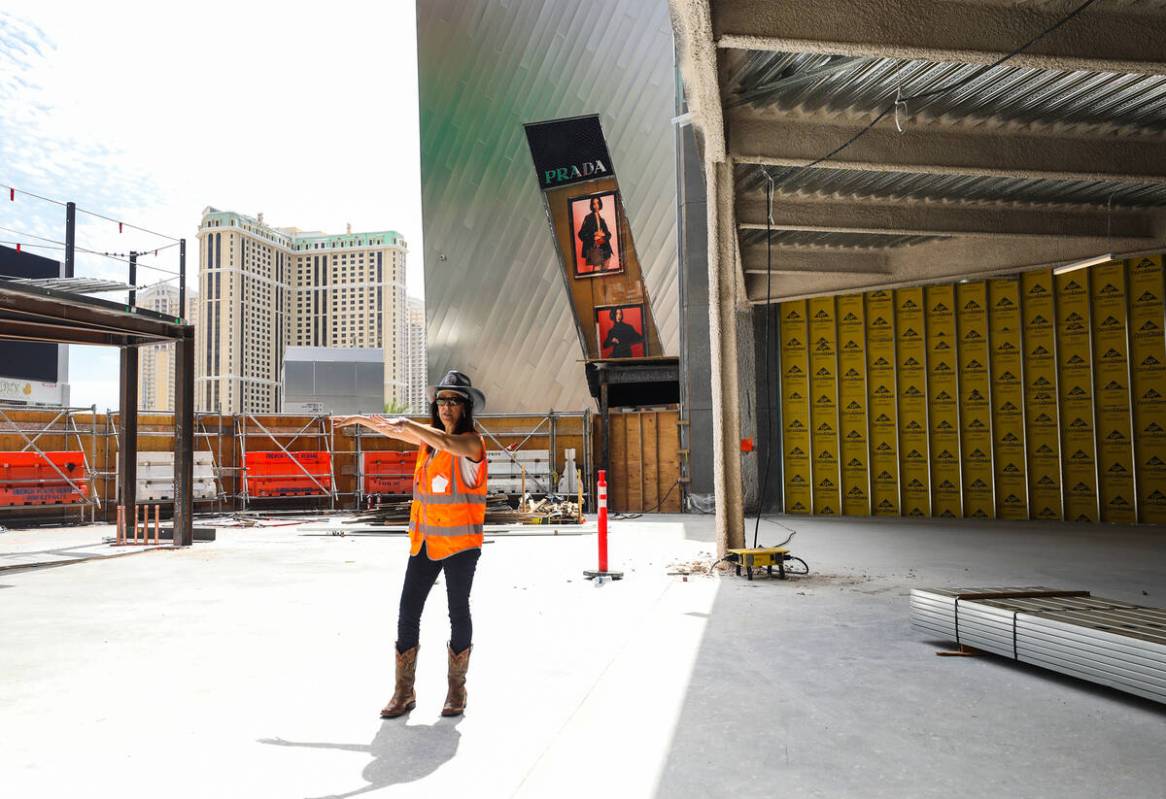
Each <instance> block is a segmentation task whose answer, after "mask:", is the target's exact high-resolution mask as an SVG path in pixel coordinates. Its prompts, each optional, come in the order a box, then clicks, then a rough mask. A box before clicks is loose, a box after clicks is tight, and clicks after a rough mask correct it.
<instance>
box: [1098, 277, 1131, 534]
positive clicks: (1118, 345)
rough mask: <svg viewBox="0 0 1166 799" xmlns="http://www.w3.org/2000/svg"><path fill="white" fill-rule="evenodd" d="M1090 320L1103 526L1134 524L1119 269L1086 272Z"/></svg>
mask: <svg viewBox="0 0 1166 799" xmlns="http://www.w3.org/2000/svg"><path fill="white" fill-rule="evenodd" d="M1089 278H1090V282H1091V286H1092V292H1091V293H1092V301H1093V305H1092V314H1091V315H1092V319H1093V390H1094V404H1095V415H1094V419H1095V424H1096V429H1097V436H1096V440H1097V442H1098V443H1097V447H1098V451H1097V467H1098V473H1099V474H1100V477H1101V484H1100V486H1099V487H1098V488H1099V493H1100V499H1101V520H1102V521H1103V522H1119V523H1130V524H1132V523H1133V522H1136V521H1137V514H1136V513H1135V512H1134V450H1133V440H1132V431H1131V429H1130V388H1129V382H1130V365H1129V353H1128V349H1129V345H1128V340H1127V339H1126V290H1125V278H1126V274H1125V264H1124V263H1123V262H1120V261H1114V262H1111V263H1108V264H1105V265H1103V266H1097V267H1094V268H1093V269H1092V270H1090V276H1089Z"/></svg>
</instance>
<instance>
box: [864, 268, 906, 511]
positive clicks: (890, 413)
mask: <svg viewBox="0 0 1166 799" xmlns="http://www.w3.org/2000/svg"><path fill="white" fill-rule="evenodd" d="M863 299H864V301H865V304H866V360H867V384H866V385H867V392H868V396H869V398H870V411H869V413H870V469H871V507H872V509H873V513H874V515H876V516H898V515H899V455H898V452H899V434H898V402H897V399H896V398H897V396H898V388H897V386H896V384H895V306H894V297H893V295H892V293H891V292H889V291H881V290H880V291H870V292H867V293H866V294H865V295H863Z"/></svg>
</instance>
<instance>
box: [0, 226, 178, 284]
mask: <svg viewBox="0 0 1166 799" xmlns="http://www.w3.org/2000/svg"><path fill="white" fill-rule="evenodd" d="M0 230H3V231H4V232H5V233H11V234H12V235H14V236H19V237H20V238H22V239H35V240H37V241H43V242H47V243H48V244H54V245H59V247H60V249H64V248H65V242H63V241H58V240H56V239H48V238H45V237H44V236H37V235H36V234H34V233H25V232H23V231H20V230H14V229H12V228H9V227H4V226H3V225H0ZM14 243H15V244H16V248H17V251H18V252H19V251H20V247H21V245H22V244H23V242H14ZM28 246H30V247H35V246H41V245H34V244H29V245H28ZM168 246H170V245H168ZM45 249H48V248H47V247H46V248H45ZM74 249H75V250H76V251H77V252H82V253H86V254H87V255H96V256H100V257H102V258H112V259H113V260H115V261H121V262H122V263H126V264H128V263H130V259H129V255H128V254H123V253H116V252H99V251H98V250H90V249H87V248H85V247H77V246H74ZM164 249H166V247H159V248H158V250H164ZM154 252H155V253H157V250H156V251H154ZM134 263H135V265H136V266H137V267H138V268H140V269H150V270H152V271H154V272H162V273H163V274H167V275H178V274H179V273H178V272H175V271H174V270H173V269H163V268H162V267H160V266H152V265H150V264H147V263H144V262H142V261H135V262H134Z"/></svg>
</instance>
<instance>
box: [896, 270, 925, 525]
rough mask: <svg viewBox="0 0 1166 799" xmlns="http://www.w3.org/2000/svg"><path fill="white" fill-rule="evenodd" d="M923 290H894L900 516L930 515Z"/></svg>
mask: <svg viewBox="0 0 1166 799" xmlns="http://www.w3.org/2000/svg"><path fill="white" fill-rule="evenodd" d="M923 304H924V299H923V289H922V287H919V288H910V289H896V290H895V352H896V362H895V366H896V369H897V370H898V383H899V470H900V473H901V474H902V482H903V515H904V516H930V515H931V488H930V485H931V474H930V465H929V463H930V461H929V460H928V457H927V444H928V441H927V343H926V330H927V328H926V320H925V319H924V314H923Z"/></svg>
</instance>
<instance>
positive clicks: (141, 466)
mask: <svg viewBox="0 0 1166 799" xmlns="http://www.w3.org/2000/svg"><path fill="white" fill-rule="evenodd" d="M137 463H138V502H159V501H172V500H173V499H174V453H173V452H141V451H139V452H138V460H137ZM193 496H194V498H195V499H214V498H215V468H214V456H213V455H212V454H211V453H210V452H208V451H206V450H197V451H196V452H195V453H194V488H193Z"/></svg>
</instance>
